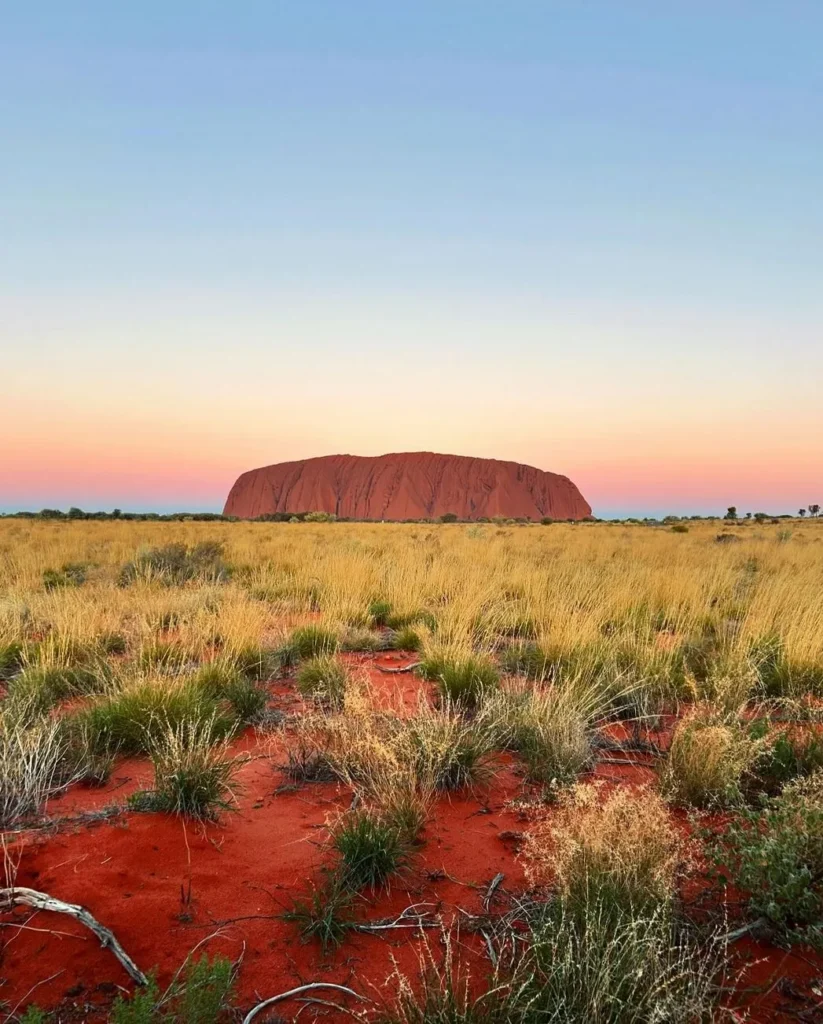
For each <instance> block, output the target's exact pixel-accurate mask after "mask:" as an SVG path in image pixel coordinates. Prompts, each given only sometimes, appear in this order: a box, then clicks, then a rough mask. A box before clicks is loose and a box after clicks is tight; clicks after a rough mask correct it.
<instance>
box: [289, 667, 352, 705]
mask: <svg viewBox="0 0 823 1024" xmlns="http://www.w3.org/2000/svg"><path fill="white" fill-rule="evenodd" d="M349 684H350V676H349V672H348V669H347V668H346V666H345V665H344V664H343V662H342V661H340V660H339V659H338V658H335V657H333V656H331V655H320V656H319V657H316V658H311V659H309V661H307V662H305V664H303V665H301V666H300V669H299V671H298V673H297V688H298V690H299V691H300V692H301V693H302V694H303V696H304V697H308V698H310V699H311V700H314V701H317V703H318V704H322V705H323V706H324V707H327V708H338V709H339V708H341V707H342V706H343V701H344V700H345V697H346V690H347V689H348V687H349Z"/></svg>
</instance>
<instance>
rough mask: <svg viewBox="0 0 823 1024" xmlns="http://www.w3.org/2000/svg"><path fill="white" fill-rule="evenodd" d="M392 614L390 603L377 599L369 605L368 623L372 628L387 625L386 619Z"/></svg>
mask: <svg viewBox="0 0 823 1024" xmlns="http://www.w3.org/2000/svg"><path fill="white" fill-rule="evenodd" d="M391 613H392V604H391V601H385V600H383V599H381V598H377V599H375V600H374V601H372V603H371V604H370V605H369V621H370V622H371V624H372V626H385V625H387V622H388V618H389V616H390V615H391Z"/></svg>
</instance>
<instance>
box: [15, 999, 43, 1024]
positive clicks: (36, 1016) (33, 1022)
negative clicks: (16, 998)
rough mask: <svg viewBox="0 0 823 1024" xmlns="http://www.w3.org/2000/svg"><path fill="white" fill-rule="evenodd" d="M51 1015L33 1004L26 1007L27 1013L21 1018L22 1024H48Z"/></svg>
mask: <svg viewBox="0 0 823 1024" xmlns="http://www.w3.org/2000/svg"><path fill="white" fill-rule="evenodd" d="M50 1016H51V1015H50V1014H48V1013H46V1011H45V1010H41V1009H40V1007H39V1006H35V1005H34V1003H32V1004H31V1005H30V1006H27V1007H26V1012H25V1013H24V1014H23V1016H22V1017H20V1018H19V1020H20V1024H47V1022H48V1020H49V1017H50Z"/></svg>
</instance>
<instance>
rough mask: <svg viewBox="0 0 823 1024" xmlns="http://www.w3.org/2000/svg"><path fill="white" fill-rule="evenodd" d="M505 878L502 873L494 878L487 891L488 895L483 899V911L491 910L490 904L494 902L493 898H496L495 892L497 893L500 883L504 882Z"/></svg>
mask: <svg viewBox="0 0 823 1024" xmlns="http://www.w3.org/2000/svg"><path fill="white" fill-rule="evenodd" d="M505 877H506V876H505V875H504V874H503V872H502V871H498V872H497V874H496V875H495V876H494V878H493V879H492V880H491V882H490V884H489V887H488V889H487V890H486V895H485V896H484V897H483V909H484V910H488V909H489V904H490V903H491V901H492V896H494V894H495V892H496V891H497V888H498V886H499V885H500V883H501V882H502V881H503V879H504V878H505Z"/></svg>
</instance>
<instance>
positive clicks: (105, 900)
mask: <svg viewBox="0 0 823 1024" xmlns="http://www.w3.org/2000/svg"><path fill="white" fill-rule="evenodd" d="M350 660H351V661H353V662H356V663H359V664H361V665H362V666H363V671H364V672H367V673H368V675H369V677H370V679H371V681H372V683H373V686H374V687H375V690H376V691H377V693H378V699H379V700H384V699H385V700H386V701H387V702H388V703H391V704H392V705H394V704H395V701H396V700H397V699H399V702H400V707H401V708H403V707H405V708H407V709H411V708H412V707H413V706H415V705H416V702H417V699H418V693H419V692H420V689H421V686H425V685H426V684H421V683H420V681H419V680H418V679H417V678H416V676H414V675H413V674H409V675H405V674H401V675H384V674H383V673H380V672H379V671H377V670H376V668H375V663H377V662H379V663H381V664H384V665H385V664H395V665H396V664H404V663H408V661H409V660H411V659H410V657H409V656H408V655H398V654H393V653H392V654H387V655H381V656H379V657H378V658H377V659H372V658H366V657H363V656H356V655H355V656H351V658H350ZM280 689H281V687H280V686H279V685H278V690H280ZM282 689H283V693H284V696H285V694H286V693H287V692H288V691H289V689H290V687H289V685H288V684H286V685H285V686H283V687H282ZM613 735H614V736H615V737H617V736H619V730H617V731H616V732H615V733H614V734H613ZM239 748H240V749H244V750H246V751H248V752H249V753H250V754H251V755H252V759H251V760H249V761H248V763H247V764H245V765H244V767H243V768H242V770H241V772H240V776H239V782H240V783H241V784H242V789H241V791H240V793H239V795H238V803H237V809H236V811H233V812H231V813H227V814H224V816H223V818H222V820H221V821H220V822H219V823H218V824H213V825H206V826H202V825H194V824H192V823H188V824H185V825H184V823H183V822H182V821H181V820H179V819H177V818H173V817H170V816H165V815H157V814H140V813H127V814H126V813H119V814H117V815H116V816H114V817H112V818H110V819H107V820H104V821H97V822H93V823H81V822H79V821H76V822H75V823H74V824H67V823H64V824H63V825H61V826H60V828H59V829H58V830H56V831H53V832H40V833H34V832H32V833H29V834H28V835H27V836H26V837H25V838H23V839H21V840H18V841H17V843H16V844H15V845H13V846H12V847H11V855H12V858H13V859H16V858H17V857H18V856H19V858H20V861H19V870H18V873H17V884H18V885H23V886H30V887H32V888H35V889H41V890H44V891H46V892H48V893H50V894H52V895H54V896H56V897H58V898H60V899H63V900H67V901H69V902H77V903H81V904H83V905H85V906H86V907H88V909H89V910H90V911H91V912H92V913H93V914H94V915H95V916H96V917H97V918H98V919H99V920H100V921H101V922H103V923H104V924H106V925H108V926H110V927H111V928H112V929H113V931H114V932H115V934H116V935H117V936H118V938H119V939H120V941H121V942H122V943H123V945H124V947H125V948H126V949H127V950H128V951H129V953H130V954H131V956H132V957H133V958H134V959H135V960H136V962H137V963H138V964H139V965H140V966H141V967H142V968H143V969H144V970H151V969H152V968H154V967H156V968H157V975H158V981H159V982H160V984H161V986H163V985H166V984H167V983H168V982H169V981H170V979H171V977H172V975H173V974H174V972H175V971H176V970H177V968H178V967H179V966H180V964H181V963H182V961H183V960H184V958H185V957H186V955H187V954H188V953H189V952H190V951H191V950H192V949H193V947H194V946H195V945H196V944H197V943H198V942H199V941H200V940H201V939H203V938H204V937H206V936H209V935H211V934H212V933H214V932H215V931H218V930H219V935H218V936H217V937H216V938H213V939H210V941H209V942H208V944H207V948H208V950H209V951H210V952H212V953H216V952H222V953H224V954H225V955H227V956H229V957H231V958H233V959H234V958H237V957H239V956H240V955H241V954H242V957H243V959H242V966H241V969H240V975H239V985H238V1002H239V1004H240V1005H241V1006H242V1007H244V1008H248V1007H250V1006H251V1005H252V1004H253V1003H254V1002H256V1001H257V1000H258V999H261V998H265V997H266V996H269V995H273V994H275V993H277V992H280V991H283V990H285V989H288V988H291V987H293V986H294V985H297V984H300V983H303V982H307V981H318V980H320V981H333V982H339V983H350V984H352V985H353V987H354V988H355V989H356V990H357V991H359V992H361V993H363V994H364V995H367V996H369V997H371V998H373V999H377V1000H379V999H381V998H385V999H387V1000H390V999H391V996H392V994H393V989H394V985H393V984H392V983H391V982H390V981H388V979H390V977H391V974H392V970H393V960H395V961H397V963H398V964H399V965H400V967H401V968H402V970H403V971H404V972H405V973H406V974H407V975H408V976H409V977H411V978H415V977H416V976H417V973H418V969H419V967H418V959H417V957H418V953H419V952H420V950H421V948H422V947H421V940H420V938H419V935H418V934H417V933H416V932H415V931H412V930H404V931H387V932H385V933H383V934H382V935H374V934H372V935H365V934H351V936H350V937H349V938H348V939H347V941H346V942H345V943H344V945H343V946H342V947H341V948H340V949H339V950H336V951H334V952H332V953H330V954H329V956H328V957H325V958H324V957H323V955H322V952H321V950H320V948H319V946H318V945H317V944H315V943H311V944H308V945H305V944H302V943H301V941H300V939H299V936H298V934H297V926H296V925H295V924H293V923H290V922H286V921H283V920H282V919H281V918H280V917H279V915H281V914H282V913H283V911H284V910H286V909H287V908H289V907H290V906H291V905H292V901H293V899H294V898H295V897H299V896H301V895H306V894H308V893H310V892H311V890H312V887H313V886H314V885H316V884H317V885H319V884H322V880H323V877H324V866H328V865H330V864H331V863H332V862H333V858H332V856H331V855H330V854H329V852H328V851H327V850H325V849H324V847H323V843H324V839H325V835H326V833H325V829H324V823H325V822H326V820H327V819H328V817H329V816H331V815H334V814H336V813H337V812H339V811H340V810H341V809H344V808H346V807H347V806H348V805H349V803H350V800H351V793H350V792H349V791H348V790H346V789H345V788H344V787H340V786H337V785H336V784H322V785H317V784H312V785H307V786H303V787H301V788H299V789H292V788H291V787H290V786H284V785H283V783H284V781H285V780H284V777H283V775H282V774H281V773H280V772H279V771H278V769H277V765H278V764H279V763H282V761H283V759H284V746H283V743H282V740H277V741H274V740H267V739H264V740H260V741H258V740H257V739H256V738H255V736H254V735H253V734H252V733H249V734H247V735H246V736H245V737H244V738H243V739H242V740H241V742H240V744H239ZM606 756H608V757H609V758H612V757H613V758H614V759H615V760H620V755H619V754H613V753H609V754H607V755H606ZM596 774H597V775H598V776H599V777H604V778H606V777H608V778H614V777H615V776H617V779H618V781H626V782H630V783H633V784H638V783H643V782H647V781H650V779H651V777H652V772H651V769H649V768H643V767H638V766H634V765H629V764H626V765H622V764H621V765H603V766H600V767H598V769H597V773H596ZM150 780H151V772H150V770H149V769H148V767H147V765H146V763H145V762H142V761H126V762H123V763H121V764H120V765H119V767H118V769H117V771H116V772H115V774H114V776H113V777H112V779H111V780H110V782H109V783H108V784H107V785H106V786H105V787H103V788H101V789H85V788H81V787H75V788H73V789H72V790H71V791H70V792H69V793H67V794H65V796H64V797H63V798H62V799H60V800H58V801H54V802H53V803H52V805H51V807H50V812H51V814H52V815H53V816H55V817H60V816H78V815H81V814H83V813H88V812H92V811H96V810H100V809H102V808H105V807H106V806H107V805H111V804H113V803H122V802H123V801H124V800H125V797H126V795H127V794H128V793H130V792H133V791H134V790H136V789H138V788H141V787H145V786H146V785H147V784H148V783H149V782H150ZM522 790H523V784H522V780H521V778H520V777H519V775H518V774H517V770H516V767H515V766H514V765H513V764H512V763H511V761H510V759H508V758H502V759H501V762H500V771H499V773H498V775H497V777H496V778H495V780H494V782H493V783H492V785H491V786H490V787H489V788H488V789H487V790H485V791H481V792H478V793H475V794H472V795H452V796H451V798H448V797H442V798H441V799H439V800H438V802H437V804H436V805H435V808H434V812H433V815H432V818H431V821H430V823H429V824H428V826H427V827H426V829H425V832H424V834H423V836H422V837H421V843H420V845H419V848H418V850H417V852H416V854H415V857H414V860H413V863H412V866H411V868H410V870H409V872H408V873H407V875H406V876H405V877H403V878H402V879H401V880H399V881H395V883H394V885H393V887H392V890H391V892H389V893H385V892H379V893H372V894H367V898H366V897H364V899H363V904H362V907H361V908H360V916H361V918H362V919H363V920H370V921H375V920H379V919H383V918H387V917H390V916H395V915H396V914H398V913H399V912H400V911H402V910H403V909H404V908H405V907H407V906H409V905H410V904H412V903H421V902H426V903H430V904H431V905H432V906H431V908H430V909H431V910H432V911H434V912H436V913H437V914H439V915H440V916H441V918H442V920H443V921H444V922H445V923H447V924H448V923H452V922H454V921H456V920H458V919H459V918H460V916H461V915H460V913H459V909H458V908H462V909H464V910H468V911H469V912H471V913H475V914H477V913H481V912H482V895H483V892H484V891H485V888H486V887H487V886H488V884H489V882H490V881H491V880H492V878H493V877H494V876H495V875H496V874H497V872H503V873H504V874H505V880H504V882H503V885H502V887H501V889H500V890H499V895H498V897H496V899H497V901H499V902H497V906H505V905H506V902H507V899H508V896H509V895H510V894H513V893H517V892H518V891H522V890H523V889H524V888H525V885H526V883H525V878H524V874H523V869H522V866H521V864H520V862H519V860H518V859H517V849H518V843H517V839H516V837H517V834H518V833H520V832H521V831H522V830H523V829H524V828H525V827H526V823H525V821H524V820H523V819H522V817H520V816H519V815H518V813H517V811H516V810H514V809H512V808H511V807H510V806H508V805H509V804H510V802H511V801H512V800H514V799H516V798H517V797H518V796H519V795H521V793H522ZM682 820H683V823H684V828H685V827H687V826H686V824H685V818H683V819H682ZM4 917H5V923H6V924H7V925H8V924H10V923H11V922H15V924H14V926H12V927H7V928H4V929H3V932H2V934H0V941H2V954H0V1000H5V1001H6V1002H7V1003H8V1005H9V1007H10V1008H12V1007H15V1006H16V1005H17V1004H18V1003H19V1004H20V1008H22V1007H23V1006H25V1005H26V1003H27V1002H29V1001H32V1000H34V1001H36V1002H37V1003H38V1004H40V1005H42V1006H45V1007H55V1006H58V1005H59V1006H60V1010H61V1014H60V1020H63V1021H80V1020H89V1021H95V1020H101V1021H102V1020H105V1015H106V1010H105V1008H106V1007H107V1006H108V1005H109V1004H110V1003H111V1000H112V998H113V996H114V993H115V992H116V991H117V989H118V987H120V986H122V987H123V988H128V987H129V983H128V979H127V977H126V974H125V972H124V971H123V970H122V968H121V967H120V965H119V964H118V963H117V961H116V960H115V959H114V957H113V956H112V954H111V953H109V952H108V951H106V950H103V949H101V948H100V946H99V944H98V943H97V941H96V940H95V939H94V938H93V937H92V936H91V935H90V934H89V933H88V932H86V931H85V930H84V929H82V928H81V927H80V926H77V925H75V924H74V922H72V921H71V920H70V919H68V918H65V917H63V916H62V915H54V914H46V913H34V914H31V913H29V912H26V913H24V912H23V911H22V910H18V911H17V912H15V913H14V914H12V915H8V914H7V915H4ZM18 925H19V927H18ZM730 927H734V924H733V923H732V924H731V925H730ZM427 935H428V936H429V938H430V941H432V942H433V943H434V944H435V945H437V944H438V943H439V933H438V932H436V931H430V932H427ZM735 948H736V950H737V951H738V953H739V955H740V957H741V958H742V959H743V960H745V961H746V962H748V961H759V962H757V963H756V964H754V965H753V966H752V965H751V964H750V965H749V966H748V967H747V969H746V971H745V974H744V976H743V980H742V981H741V985H742V986H743V987H748V986H754V987H756V988H757V991H754V992H750V993H749V995H748V996H747V1012H748V1015H747V1016H746V1017H745V1018H741V1019H746V1020H751V1021H760V1022H763V1024H765V1022H767V1021H780V1020H787V1021H788V1020H797V1019H805V1020H812V1019H818V1020H821V1019H823V1017H817V1018H813V1017H811V1016H808V1015H807V1016H806V1017H800V1018H798V1016H797V1015H796V1014H793V1013H792V1009H793V1008H794V1009H795V1010H797V1009H799V1010H804V1011H808V1010H809V1008H810V1006H811V1005H812V1003H810V1001H809V1000H815V998H816V997H815V996H814V989H815V988H816V987H818V991H819V985H820V984H821V978H822V977H823V958H821V957H820V956H817V955H813V954H810V953H809V952H808V951H807V950H796V951H795V952H794V953H792V954H786V953H785V952H783V951H782V950H778V949H775V948H774V947H765V946H761V945H760V944H757V943H755V942H753V941H751V940H742V941H741V942H739V943H737V944H736V947H735ZM461 956H462V957H463V958H464V959H465V961H466V962H467V965H468V967H469V968H470V970H471V971H472V972H473V974H474V975H476V976H477V977H482V976H483V975H484V974H485V973H487V972H488V970H489V962H488V959H487V957H486V955H485V952H484V949H483V946H482V943H481V942H480V941H479V939H477V937H475V936H469V935H466V934H464V935H463V936H462V937H461ZM783 976H785V977H786V978H787V979H789V980H784V981H782V982H781V981H780V979H781V977H783ZM44 979H46V980H44ZM387 981H388V984H387ZM766 990H769V991H766ZM817 1001H818V1003H819V999H818V1000H817ZM283 1012H284V1014H286V1015H287V1016H288V1014H292V1013H293V1012H294V1007H292V1006H289V1007H286V1006H284V1007H283ZM323 1012H324V1014H327V1017H326V1019H329V1020H343V1019H344V1015H343V1014H341V1013H339V1012H338V1013H335V1012H333V1011H328V1010H327V1009H324V1010H323Z"/></svg>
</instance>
